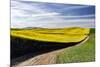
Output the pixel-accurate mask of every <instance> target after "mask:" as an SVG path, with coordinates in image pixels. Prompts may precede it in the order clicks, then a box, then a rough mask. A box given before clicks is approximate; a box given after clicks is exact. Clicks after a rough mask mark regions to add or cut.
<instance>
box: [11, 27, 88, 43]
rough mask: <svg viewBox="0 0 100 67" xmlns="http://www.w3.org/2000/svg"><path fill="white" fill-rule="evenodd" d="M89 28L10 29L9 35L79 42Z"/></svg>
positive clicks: (48, 40)
mask: <svg viewBox="0 0 100 67" xmlns="http://www.w3.org/2000/svg"><path fill="white" fill-rule="evenodd" d="M89 32H90V29H89V28H62V29H42V28H39V29H35V28H33V29H22V30H11V36H16V37H21V38H27V39H31V40H39V41H47V42H60V43H69V42H79V41H82V40H83V39H84V38H86V37H87V36H88V34H89Z"/></svg>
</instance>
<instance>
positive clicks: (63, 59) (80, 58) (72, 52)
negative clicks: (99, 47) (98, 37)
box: [57, 29, 95, 63]
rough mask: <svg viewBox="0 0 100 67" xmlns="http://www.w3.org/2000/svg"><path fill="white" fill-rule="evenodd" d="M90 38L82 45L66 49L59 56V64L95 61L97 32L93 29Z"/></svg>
mask: <svg viewBox="0 0 100 67" xmlns="http://www.w3.org/2000/svg"><path fill="white" fill-rule="evenodd" d="M90 32H91V33H90V38H89V40H88V41H87V42H85V43H84V44H82V45H78V46H73V47H70V48H66V49H65V50H64V52H62V53H60V54H59V55H58V56H57V63H76V62H90V61H95V33H94V32H95V30H94V29H91V31H90Z"/></svg>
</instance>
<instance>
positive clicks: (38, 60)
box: [12, 36, 89, 67]
mask: <svg viewBox="0 0 100 67" xmlns="http://www.w3.org/2000/svg"><path fill="white" fill-rule="evenodd" d="M88 39H89V36H88V37H87V38H85V39H84V40H83V41H82V42H80V43H78V44H77V45H75V46H79V45H81V44H83V43H84V42H86V41H87V40H88ZM69 48H70V47H69ZM64 49H66V48H63V49H59V50H55V51H51V52H48V53H44V54H41V55H37V56H35V57H31V58H30V59H28V60H25V61H23V62H20V63H17V61H18V60H21V59H23V58H25V57H27V56H28V55H29V54H28V55H26V56H22V57H19V58H16V59H14V60H12V62H16V63H15V64H14V65H12V67H19V66H21V67H23V66H32V65H41V64H42V65H44V64H55V63H56V56H57V54H59V53H60V52H62V51H63V50H64ZM30 55H31V54H30Z"/></svg>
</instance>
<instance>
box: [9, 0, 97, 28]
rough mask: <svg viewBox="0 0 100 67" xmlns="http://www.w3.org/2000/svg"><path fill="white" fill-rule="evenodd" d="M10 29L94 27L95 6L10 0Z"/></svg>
mask: <svg viewBox="0 0 100 67" xmlns="http://www.w3.org/2000/svg"><path fill="white" fill-rule="evenodd" d="M11 27H12V28H25V27H43V28H64V27H87V28H94V27H95V6H93V5H76V4H60V3H45V2H44V3H43V2H35V1H28V0H26V1H24V0H11Z"/></svg>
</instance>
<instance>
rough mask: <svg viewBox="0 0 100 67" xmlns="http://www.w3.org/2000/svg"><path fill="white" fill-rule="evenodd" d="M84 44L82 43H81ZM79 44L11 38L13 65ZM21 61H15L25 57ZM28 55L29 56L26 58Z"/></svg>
mask: <svg viewBox="0 0 100 67" xmlns="http://www.w3.org/2000/svg"><path fill="white" fill-rule="evenodd" d="M81 42H82V41H81ZM78 43H80V42H77V43H57V42H43V41H37V40H29V39H24V38H18V37H13V36H11V65H14V64H17V63H19V62H22V61H25V60H27V59H29V58H31V57H35V56H37V55H40V54H43V53H47V52H50V51H54V50H58V49H62V48H65V47H70V46H73V45H76V44H78ZM24 55H25V57H22V58H21V59H20V60H17V62H16V61H13V59H16V58H18V57H21V56H24ZM26 55H27V56H26Z"/></svg>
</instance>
